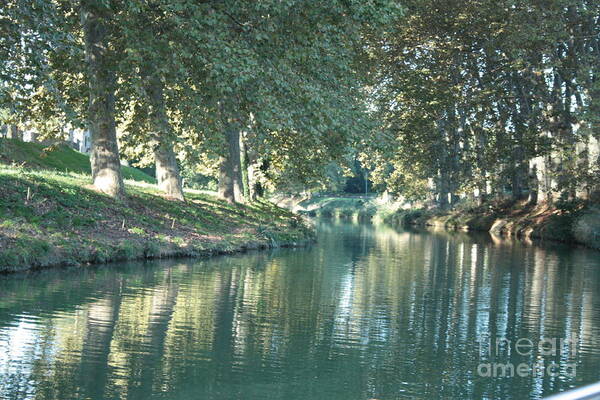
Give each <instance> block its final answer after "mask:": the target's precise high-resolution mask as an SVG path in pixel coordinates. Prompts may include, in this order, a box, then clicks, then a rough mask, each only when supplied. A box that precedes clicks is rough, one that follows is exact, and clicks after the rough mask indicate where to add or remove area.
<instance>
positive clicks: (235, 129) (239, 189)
mask: <svg viewBox="0 0 600 400" xmlns="http://www.w3.org/2000/svg"><path fill="white" fill-rule="evenodd" d="M225 138H226V140H227V149H226V154H225V157H224V158H223V159H222V160H221V166H220V169H219V195H220V196H221V197H223V198H224V199H225V200H227V201H229V202H236V203H239V202H243V201H244V187H243V181H242V162H241V161H242V160H241V149H240V125H239V123H238V121H232V120H230V121H228V123H227V126H226V128H225Z"/></svg>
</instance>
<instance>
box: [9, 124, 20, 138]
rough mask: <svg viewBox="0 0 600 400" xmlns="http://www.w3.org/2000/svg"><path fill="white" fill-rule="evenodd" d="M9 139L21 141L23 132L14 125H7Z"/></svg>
mask: <svg viewBox="0 0 600 400" xmlns="http://www.w3.org/2000/svg"><path fill="white" fill-rule="evenodd" d="M6 137H8V138H9V139H18V140H23V132H21V130H20V129H19V127H18V126H17V125H15V124H11V125H8V132H7V136H6Z"/></svg>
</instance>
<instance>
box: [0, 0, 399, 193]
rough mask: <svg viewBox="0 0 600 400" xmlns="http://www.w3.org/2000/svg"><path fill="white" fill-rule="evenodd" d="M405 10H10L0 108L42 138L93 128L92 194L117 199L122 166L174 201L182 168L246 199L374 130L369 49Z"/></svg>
mask: <svg viewBox="0 0 600 400" xmlns="http://www.w3.org/2000/svg"><path fill="white" fill-rule="evenodd" d="M399 13H400V9H399V7H398V5H397V4H396V3H395V2H394V1H386V0H370V1H355V0H339V1H338V0H334V1H328V2H321V1H315V2H302V1H298V0H284V1H281V0H265V1H259V2H248V1H238V0H228V1H216V0H202V1H192V0H102V1H97V0H54V1H47V0H8V1H7V2H3V3H2V5H0V108H2V109H3V110H9V113H10V116H11V118H13V119H14V120H15V122H26V121H27V122H33V123H35V126H36V127H37V128H38V129H39V130H40V132H42V133H43V134H44V135H46V136H53V135H54V136H57V135H60V133H61V130H62V127H63V126H65V125H70V126H75V127H81V128H86V129H88V130H89V131H90V133H91V157H90V159H91V166H92V179H93V184H94V186H95V187H96V188H97V189H99V190H101V191H103V192H105V193H107V194H109V195H111V196H113V197H115V198H123V197H125V196H126V194H125V188H124V185H123V178H122V175H121V168H120V160H121V158H124V157H126V158H130V159H137V160H140V161H141V163H142V164H145V165H148V164H154V166H155V168H156V175H157V180H158V185H159V187H160V188H161V189H162V190H163V191H164V192H165V193H166V194H167V195H169V196H171V197H172V198H175V199H183V190H182V179H181V170H180V169H181V167H182V166H183V167H184V168H188V169H194V170H203V171H210V173H212V174H214V175H215V176H218V181H219V192H220V194H221V195H222V196H223V197H224V198H226V199H227V200H229V201H245V200H247V199H249V198H252V197H253V196H255V195H256V194H257V193H260V191H261V190H263V189H264V186H270V187H272V188H276V187H278V186H279V185H284V184H285V185H290V184H292V183H297V184H300V185H306V184H310V182H315V181H317V180H318V179H320V177H322V175H323V174H324V173H325V169H326V167H327V165H328V164H329V163H330V162H331V161H332V160H336V159H342V158H343V157H344V156H345V154H346V153H347V151H348V149H349V148H350V147H352V146H353V144H354V143H355V142H356V141H357V140H358V138H359V137H360V135H361V134H365V132H370V131H372V128H373V126H374V125H373V121H372V119H370V118H369V116H368V113H367V112H366V109H367V104H368V103H367V102H366V101H365V92H364V87H365V82H366V80H367V79H368V78H369V74H368V73H367V69H368V68H369V63H368V62H367V60H368V57H369V56H368V54H367V53H366V51H365V50H366V47H365V46H364V44H363V40H364V37H365V35H366V34H367V33H368V34H371V35H376V34H377V32H382V30H383V29H384V28H385V27H387V26H389V25H390V24H391V22H392V21H393V20H394V19H395V18H396V17H397V16H398V15H399ZM261 186H262V187H261Z"/></svg>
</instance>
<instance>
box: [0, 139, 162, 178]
mask: <svg viewBox="0 0 600 400" xmlns="http://www.w3.org/2000/svg"><path fill="white" fill-rule="evenodd" d="M0 164H4V165H6V166H21V167H26V168H30V169H35V170H42V169H47V170H53V171H61V172H74V173H77V174H90V173H91V170H90V158H89V156H88V155H87V154H83V153H80V152H78V151H76V150H74V149H72V148H71V147H69V146H67V145H65V144H59V145H52V146H46V145H43V144H40V143H29V142H23V141H20V140H15V139H0ZM121 170H122V172H123V178H124V179H130V180H134V181H139V182H147V183H156V179H154V178H153V177H151V176H150V175H148V174H146V173H144V172H142V171H140V170H139V169H136V168H132V167H125V166H123V167H122V169H121Z"/></svg>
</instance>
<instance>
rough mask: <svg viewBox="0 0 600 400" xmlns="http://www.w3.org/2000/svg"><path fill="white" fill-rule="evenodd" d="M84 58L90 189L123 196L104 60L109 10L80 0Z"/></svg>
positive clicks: (110, 84) (110, 89)
mask: <svg viewBox="0 0 600 400" xmlns="http://www.w3.org/2000/svg"><path fill="white" fill-rule="evenodd" d="M81 6H82V22H83V30H84V34H85V56H86V57H85V58H86V63H87V70H88V77H87V78H88V80H89V89H90V94H89V96H90V98H89V106H88V125H89V129H90V133H91V137H92V146H91V154H90V162H91V167H92V180H93V182H94V186H95V187H96V188H97V189H99V190H100V191H102V192H104V193H106V194H108V195H109V196H111V197H114V198H123V197H124V196H125V187H124V185H123V177H122V176H121V163H120V159H119V147H118V145H117V132H116V126H115V96H114V90H115V89H114V85H115V75H114V72H113V70H112V67H111V65H110V61H109V60H108V54H107V51H108V50H107V49H108V48H109V45H108V43H107V41H108V27H107V26H106V23H105V19H106V18H107V15H108V14H109V10H107V9H103V8H102V7H103V6H102V5H101V3H96V2H95V1H93V0H82V2H81Z"/></svg>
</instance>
